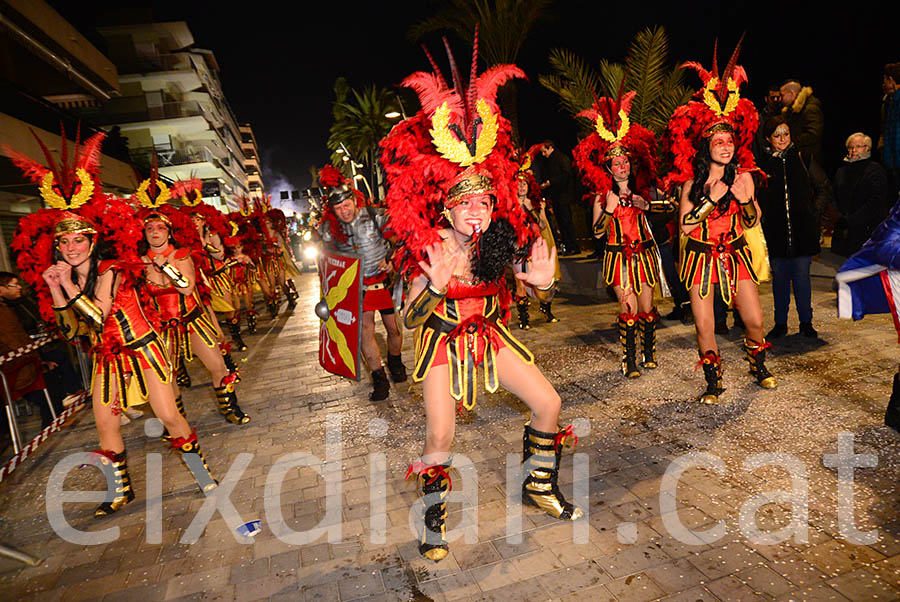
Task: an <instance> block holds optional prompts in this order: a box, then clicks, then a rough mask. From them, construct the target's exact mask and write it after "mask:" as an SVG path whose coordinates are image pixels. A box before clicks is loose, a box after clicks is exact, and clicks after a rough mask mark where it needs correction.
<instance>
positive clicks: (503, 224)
mask: <svg viewBox="0 0 900 602" xmlns="http://www.w3.org/2000/svg"><path fill="white" fill-rule="evenodd" d="M522 258H524V250H523V249H520V248H519V247H518V245H517V242H516V231H515V229H514V228H513V227H512V224H510V223H509V221H508V220H507V219H505V218H495V219H493V220H492V221H491V225H490V226H488V229H487V230H485V231H484V234H482V235H481V237H480V238H479V239H478V241H477V242H476V243H475V250H474V256H473V257H472V275H473V276H475V278H476V279H478V280H480V281H482V282H497V281H499V280H500V279H501V278H502V277H503V274H504V273H505V271H506V267H507V266H508V265H509V264H510V263H512V262H513V261H516V260H518V259H522Z"/></svg>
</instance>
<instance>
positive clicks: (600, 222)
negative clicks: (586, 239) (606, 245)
mask: <svg viewBox="0 0 900 602" xmlns="http://www.w3.org/2000/svg"><path fill="white" fill-rule="evenodd" d="M612 216H613V214H612V213H610V212H609V211H607V210H606V209H603V212H602V213H600V217H598V218H597V221H596V222H594V236H596V237H598V238H599V237H600V236H602V235H603V233H604V232H606V227H607V226H608V225H609V220H611V219H612Z"/></svg>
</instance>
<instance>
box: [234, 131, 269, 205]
mask: <svg viewBox="0 0 900 602" xmlns="http://www.w3.org/2000/svg"><path fill="white" fill-rule="evenodd" d="M239 127H240V130H241V151H243V153H244V172H245V173H246V174H247V188H248V189H249V191H250V198H251V199H254V200H257V199H260V198H262V196H263V194H265V186H264V185H263V181H262V168H261V167H260V165H259V147H258V146H257V145H256V136H254V135H253V128H251V127H250V124H249V123H242V124H240V126H239Z"/></svg>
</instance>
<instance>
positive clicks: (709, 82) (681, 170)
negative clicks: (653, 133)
mask: <svg viewBox="0 0 900 602" xmlns="http://www.w3.org/2000/svg"><path fill="white" fill-rule="evenodd" d="M743 40H744V36H741V39H740V40H739V41H738V43H737V46H736V47H735V49H734V52H733V53H732V54H731V58H730V59H729V60H728V64H727V65H726V66H725V70H724V71H723V72H722V75H721V76H720V75H719V68H718V64H717V53H718V45H719V44H718V41H716V45H715V46H714V48H713V64H712V70H710V71H707V70H706V69H704V68H703V67H702V66H701V65H700V64H699V63H697V62H693V61H691V62H687V63H684V65H682V66H683V67H690V68H691V69H695V70H696V71H697V73H698V74H699V75H700V79H701V81H702V82H703V87H702V88H700V90H698V91H697V93H696V94H695V95H694V100H691V101H690V102H688V103H687V104H686V105H682V106H680V107H678V108H677V109H675V112H674V113H673V114H672V118H671V119H670V120H669V125H668V129H667V130H666V135H665V137H664V138H663V145H664V149H665V150H666V152H668V153H671V155H672V162H673V171H672V173H670V174H669V175H668V176H667V178H666V186H665V187H666V188H668V187H669V186H670V185H678V184H683V183H684V182H686V181H687V180H690V179H691V178H692V177H693V175H694V166H693V162H694V155H696V153H697V149H696V145H697V144H698V143H699V141H700V140H702V139H703V138H707V137H709V136H710V135H712V134H713V133H715V132H716V131H730V132H732V133H733V136H734V145H735V155H736V157H737V161H738V167H739V169H740V170H741V171H751V170H754V169H756V163H755V161H754V159H753V152H752V150H751V145H752V143H753V136H754V134H755V133H756V129H757V127H759V115H758V114H757V112H756V107H754V106H753V103H752V102H750V101H749V100H747V99H746V98H741V96H740V87H741V84H744V83H746V82H747V72H746V71H744V68H743V67H741V66H740V65H738V64H737V59H738V54H739V53H740V50H741V43H742V42H743Z"/></svg>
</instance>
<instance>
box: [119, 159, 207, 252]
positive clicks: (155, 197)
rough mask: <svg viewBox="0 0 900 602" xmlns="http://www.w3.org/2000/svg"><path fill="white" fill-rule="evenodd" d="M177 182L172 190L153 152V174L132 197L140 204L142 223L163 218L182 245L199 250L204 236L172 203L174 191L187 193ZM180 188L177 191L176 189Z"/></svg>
mask: <svg viewBox="0 0 900 602" xmlns="http://www.w3.org/2000/svg"><path fill="white" fill-rule="evenodd" d="M180 185H181V183H180V182H177V183H176V184H175V185H173V187H172V189H170V188H169V187H168V186H167V185H166V183H165V182H163V181H162V180H160V179H159V172H158V170H157V166H156V155H155V154H154V155H153V158H152V162H151V164H150V177H149V178H147V179H146V180H144V181H143V182H141V184H140V186H138V188H137V190H135V191H134V194H132V195H131V200H132V202H134V203H135V204H136V205H138V211H137V215H138V218H139V219H140V220H141V222H142V223H144V224H146V223H147V222H149V221H151V220H160V221H162V222H163V223H165V224H166V225H167V226H168V227H169V234H170V235H171V237H172V239H173V240H174V241H175V243H176V244H177V245H178V246H180V247H187V248H189V249H191V250H192V251H194V252H196V251H198V250H199V249H200V237H199V236H198V235H197V231H196V229H195V228H194V225H193V223H191V220H190V219H188V217H187V215H186V214H183V213H182V212H181V211H179V210H178V208H177V207H175V206H174V205H171V204H169V199H171V198H172V196H173V192H174V193H175V196H180V195H181V194H182V193H183V188H179V186H180ZM175 191H177V192H175Z"/></svg>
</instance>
